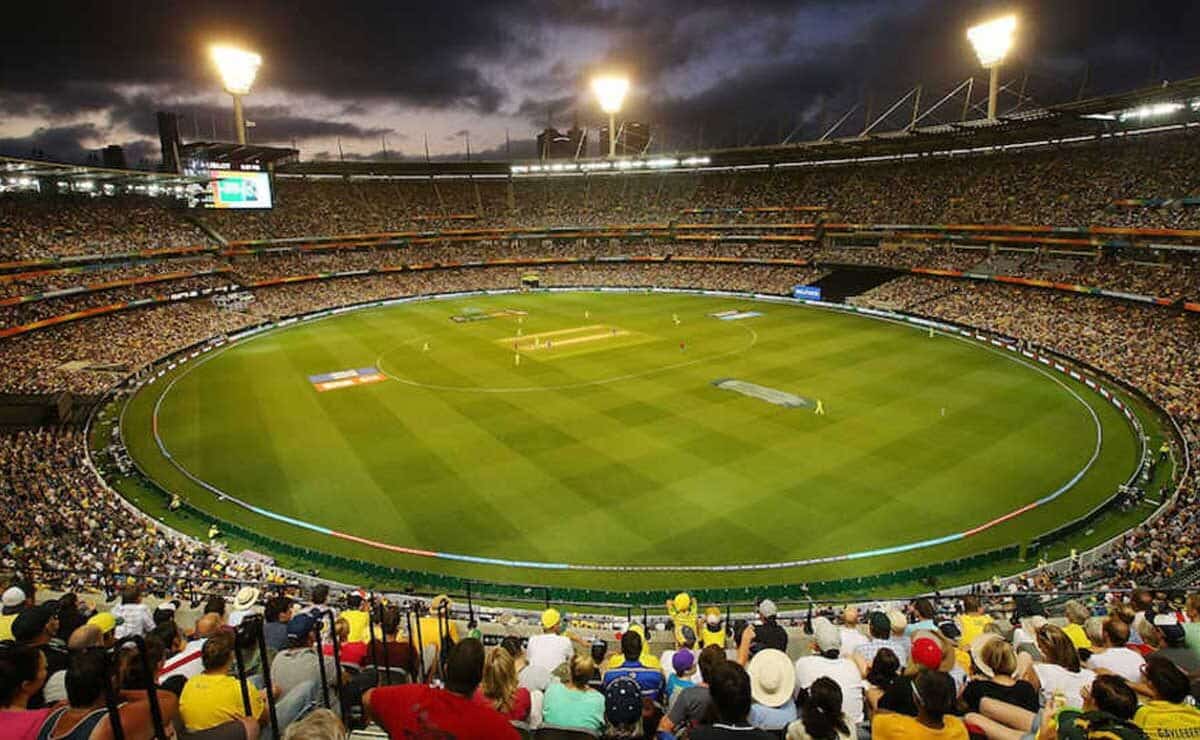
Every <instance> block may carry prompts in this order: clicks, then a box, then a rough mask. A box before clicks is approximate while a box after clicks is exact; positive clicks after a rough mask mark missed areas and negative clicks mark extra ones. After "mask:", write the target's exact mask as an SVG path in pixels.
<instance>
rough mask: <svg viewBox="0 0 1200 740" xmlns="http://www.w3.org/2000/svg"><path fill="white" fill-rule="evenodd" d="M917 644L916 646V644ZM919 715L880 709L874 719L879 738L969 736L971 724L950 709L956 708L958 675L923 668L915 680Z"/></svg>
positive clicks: (916, 739) (915, 739)
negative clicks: (967, 723) (952, 713)
mask: <svg viewBox="0 0 1200 740" xmlns="http://www.w3.org/2000/svg"><path fill="white" fill-rule="evenodd" d="M914 647H915V646H914ZM912 693H913V698H914V700H915V702H916V706H917V716H916V717H910V716H908V715H907V714H899V713H895V712H889V711H880V712H879V713H878V714H876V715H875V717H874V719H873V720H872V721H871V737H872V738H875V740H892V738H895V740H921V739H923V738H930V739H932V738H938V739H941V738H953V739H954V740H966V739H967V728H966V725H964V724H963V722H962V720H961V719H959V718H958V717H955V716H953V715H951V714H950V713H951V712H952V711H953V709H954V695H955V691H954V679H952V678H950V676H949V675H947V674H945V673H942V672H941V671H931V670H923V671H921V672H920V673H918V674H917V676H916V678H915V679H914V680H913V682H912Z"/></svg>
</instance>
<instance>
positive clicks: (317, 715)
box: [283, 709, 349, 740]
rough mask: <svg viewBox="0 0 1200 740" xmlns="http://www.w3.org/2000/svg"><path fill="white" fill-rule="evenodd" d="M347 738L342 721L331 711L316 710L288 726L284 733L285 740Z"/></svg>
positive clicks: (342, 739)
mask: <svg viewBox="0 0 1200 740" xmlns="http://www.w3.org/2000/svg"><path fill="white" fill-rule="evenodd" d="M347 737H349V735H348V734H347V733H346V728H345V726H344V725H343V724H342V721H341V720H340V719H338V716H337V715H336V714H334V713H333V712H332V711H331V710H329V709H314V710H313V711H311V712H309V713H308V714H306V715H304V717H302V718H300V719H298V720H296V721H295V722H293V723H291V724H290V725H288V727H287V731H286V732H284V733H283V740H346V738H347Z"/></svg>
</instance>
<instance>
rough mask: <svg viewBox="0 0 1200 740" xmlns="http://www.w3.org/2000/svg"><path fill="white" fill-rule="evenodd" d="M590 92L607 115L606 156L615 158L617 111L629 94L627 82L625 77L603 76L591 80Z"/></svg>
mask: <svg viewBox="0 0 1200 740" xmlns="http://www.w3.org/2000/svg"><path fill="white" fill-rule="evenodd" d="M592 92H594V93H596V97H597V98H598V99H599V100H600V110H602V111H604V112H605V113H607V114H608V156H609V159H613V158H615V157H616V156H617V111H619V110H621V103H623V102H625V94H626V93H628V92H629V80H628V79H627V78H625V77H617V76H613V75H604V76H601V77H597V78H596V79H594V80H592Z"/></svg>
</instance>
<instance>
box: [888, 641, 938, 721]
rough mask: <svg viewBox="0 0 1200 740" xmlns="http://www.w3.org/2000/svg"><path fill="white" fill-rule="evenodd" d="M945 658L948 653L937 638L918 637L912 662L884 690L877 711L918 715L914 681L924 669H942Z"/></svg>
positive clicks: (914, 644) (914, 645) (913, 649)
mask: <svg viewBox="0 0 1200 740" xmlns="http://www.w3.org/2000/svg"><path fill="white" fill-rule="evenodd" d="M945 660H946V655H945V654H944V653H943V652H942V646H941V644H940V643H939V642H938V641H937V640H935V639H933V638H931V637H918V638H917V639H916V640H914V641H913V645H912V663H911V664H909V666H908V668H907V669H905V671H904V673H903V674H902V675H901V676H899V677H897V678H896V680H895V681H893V682H892V685H891V686H890V687H889V688H888V689H887V690H886V691H884V692H883V696H881V697H880V698H879V701H878V702H877V704H876V711H888V712H896V713H899V714H906V715H908V716H910V717H916V716H917V715H918V714H919V713H920V707H918V706H917V702H916V694H915V693H914V691H913V682H914V680H915V679H916V676H917V675H918V674H919V673H921V672H924V671H938V670H940V669H941V666H942V664H943V662H945ZM951 680H953V679H951Z"/></svg>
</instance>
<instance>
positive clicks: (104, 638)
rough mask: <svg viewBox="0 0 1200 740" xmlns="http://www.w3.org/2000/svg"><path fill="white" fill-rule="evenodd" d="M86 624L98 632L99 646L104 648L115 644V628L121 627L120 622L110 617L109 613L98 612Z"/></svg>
mask: <svg viewBox="0 0 1200 740" xmlns="http://www.w3.org/2000/svg"><path fill="white" fill-rule="evenodd" d="M87 623H88V624H89V625H91V626H93V627H95V628H96V629H98V630H100V644H101V645H103V646H104V647H106V648H110V647H112V646H113V645H114V644H116V642H117V627H119V626H121V622H120V620H118V619H117V618H116V617H114V616H113V615H112V613H111V612H98V613H96V614H93V615H92V618H91V619H89V620H88V621H87Z"/></svg>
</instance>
